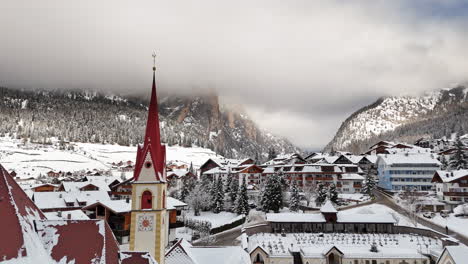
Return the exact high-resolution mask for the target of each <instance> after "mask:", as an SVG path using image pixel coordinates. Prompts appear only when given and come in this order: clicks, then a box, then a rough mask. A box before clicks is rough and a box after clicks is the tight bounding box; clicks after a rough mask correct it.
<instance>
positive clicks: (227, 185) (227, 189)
mask: <svg viewBox="0 0 468 264" xmlns="http://www.w3.org/2000/svg"><path fill="white" fill-rule="evenodd" d="M231 184H232V175H231V174H230V173H229V174H228V175H227V178H226V183H225V185H224V192H225V193H226V194H228V195H231Z"/></svg>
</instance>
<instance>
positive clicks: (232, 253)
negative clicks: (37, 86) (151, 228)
mask: <svg viewBox="0 0 468 264" xmlns="http://www.w3.org/2000/svg"><path fill="white" fill-rule="evenodd" d="M165 262H166V264H211V263H229V264H246V263H251V261H250V257H249V255H248V254H247V252H245V251H244V250H243V249H242V248H241V247H236V246H234V247H194V246H192V245H191V244H190V243H189V242H187V241H185V240H180V241H179V242H177V243H176V244H174V245H173V246H172V247H171V248H170V249H169V250H168V251H167V253H166V257H165Z"/></svg>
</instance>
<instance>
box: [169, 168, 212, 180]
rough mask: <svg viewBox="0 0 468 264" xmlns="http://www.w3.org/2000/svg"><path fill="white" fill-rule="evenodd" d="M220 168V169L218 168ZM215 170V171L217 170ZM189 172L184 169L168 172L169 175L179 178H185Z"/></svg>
mask: <svg viewBox="0 0 468 264" xmlns="http://www.w3.org/2000/svg"><path fill="white" fill-rule="evenodd" d="M216 168H218V167H216ZM216 168H215V169H216ZM188 172H189V171H188V170H184V169H179V170H172V171H168V172H167V175H171V174H175V175H176V176H177V177H178V178H180V177H183V176H185V175H186V174H187V173H188Z"/></svg>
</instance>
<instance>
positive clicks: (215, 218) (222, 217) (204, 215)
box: [185, 211, 240, 228]
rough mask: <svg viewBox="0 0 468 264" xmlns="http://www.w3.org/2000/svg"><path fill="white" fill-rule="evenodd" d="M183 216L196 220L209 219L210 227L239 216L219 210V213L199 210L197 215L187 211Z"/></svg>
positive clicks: (225, 222) (223, 223) (220, 224)
mask: <svg viewBox="0 0 468 264" xmlns="http://www.w3.org/2000/svg"><path fill="white" fill-rule="evenodd" d="M185 217H186V218H191V219H196V220H203V221H209V222H210V223H211V228H215V227H218V226H222V225H225V224H227V223H230V222H232V221H234V220H236V219H237V218H238V217H240V216H239V215H238V214H234V213H229V212H220V213H219V214H215V213H213V212H200V215H199V216H195V215H194V214H193V211H188V212H187V214H186V215H185Z"/></svg>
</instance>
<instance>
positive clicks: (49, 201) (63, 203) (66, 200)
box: [32, 191, 110, 212]
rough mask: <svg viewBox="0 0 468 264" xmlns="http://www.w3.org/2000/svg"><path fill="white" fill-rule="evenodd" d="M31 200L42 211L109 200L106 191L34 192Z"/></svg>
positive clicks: (52, 210) (73, 208) (83, 205)
mask: <svg viewBox="0 0 468 264" xmlns="http://www.w3.org/2000/svg"><path fill="white" fill-rule="evenodd" d="M32 200H33V201H34V203H35V204H36V205H37V207H38V208H40V209H41V210H42V211H43V212H57V211H70V210H77V209H81V208H83V207H85V206H87V205H89V204H93V203H96V202H99V201H101V202H102V201H109V200H110V197H109V194H108V193H107V191H73V192H36V193H33V194H32Z"/></svg>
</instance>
